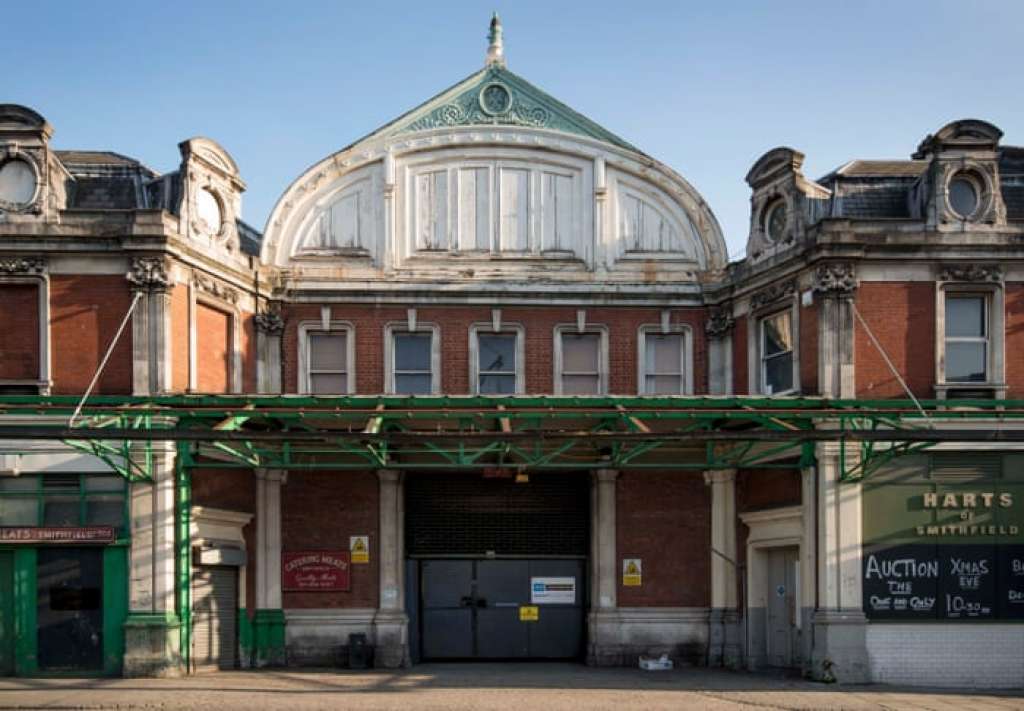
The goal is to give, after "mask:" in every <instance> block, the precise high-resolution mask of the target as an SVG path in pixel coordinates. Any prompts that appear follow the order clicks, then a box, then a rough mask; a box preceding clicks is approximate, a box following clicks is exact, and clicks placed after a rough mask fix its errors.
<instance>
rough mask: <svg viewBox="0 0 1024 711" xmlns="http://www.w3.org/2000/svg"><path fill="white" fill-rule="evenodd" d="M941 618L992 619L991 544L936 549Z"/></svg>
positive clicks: (993, 552) (993, 568)
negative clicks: (939, 562) (939, 565)
mask: <svg viewBox="0 0 1024 711" xmlns="http://www.w3.org/2000/svg"><path fill="white" fill-rule="evenodd" d="M937 548H938V551H937V552H938V554H939V560H940V561H941V565H942V569H941V572H940V575H939V597H940V608H939V609H940V617H942V618H944V619H948V620H964V619H970V620H982V619H988V618H992V617H994V616H995V607H996V565H997V563H996V547H995V546H993V545H966V544H963V545H943V546H937Z"/></svg>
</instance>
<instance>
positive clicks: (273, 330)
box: [255, 309, 284, 394]
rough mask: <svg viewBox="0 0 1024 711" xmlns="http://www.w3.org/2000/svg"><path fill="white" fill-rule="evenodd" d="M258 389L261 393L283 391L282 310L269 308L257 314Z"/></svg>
mask: <svg viewBox="0 0 1024 711" xmlns="http://www.w3.org/2000/svg"><path fill="white" fill-rule="evenodd" d="M255 319H256V389H257V391H258V392H259V393H260V394H278V393H280V392H281V334H282V333H283V332H284V319H283V318H282V317H281V312H280V311H279V310H276V309H268V310H266V311H261V312H259V313H258V314H256V317H255Z"/></svg>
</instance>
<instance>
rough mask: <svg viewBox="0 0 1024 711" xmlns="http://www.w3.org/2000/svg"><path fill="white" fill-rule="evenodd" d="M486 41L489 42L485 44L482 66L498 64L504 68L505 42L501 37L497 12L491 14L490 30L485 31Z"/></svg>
mask: <svg viewBox="0 0 1024 711" xmlns="http://www.w3.org/2000/svg"><path fill="white" fill-rule="evenodd" d="M487 41H488V42H490V44H489V45H487V60H486V61H485V62H484V66H487V67H492V66H498V67H501V68H503V69H504V67H505V43H504V41H503V40H502V38H501V19H500V18H499V17H498V13H497V12H495V13H494V15H492V16H491V31H490V32H488V33H487Z"/></svg>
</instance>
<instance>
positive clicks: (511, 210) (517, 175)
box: [499, 168, 530, 252]
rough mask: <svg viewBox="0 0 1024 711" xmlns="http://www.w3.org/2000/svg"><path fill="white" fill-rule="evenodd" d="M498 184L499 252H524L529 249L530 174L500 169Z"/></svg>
mask: <svg viewBox="0 0 1024 711" xmlns="http://www.w3.org/2000/svg"><path fill="white" fill-rule="evenodd" d="M499 183H500V195H501V197H500V198H499V199H500V206H499V209H500V210H501V223H500V231H499V235H500V247H501V251H502V252H524V251H526V250H527V249H529V248H530V244H529V235H530V194H529V191H530V172H529V171H528V170H524V169H521V168H500V169H499Z"/></svg>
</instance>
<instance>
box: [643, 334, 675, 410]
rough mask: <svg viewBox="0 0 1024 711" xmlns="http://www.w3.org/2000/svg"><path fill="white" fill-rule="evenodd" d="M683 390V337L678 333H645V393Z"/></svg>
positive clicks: (667, 392)
mask: <svg viewBox="0 0 1024 711" xmlns="http://www.w3.org/2000/svg"><path fill="white" fill-rule="evenodd" d="M682 392H683V337H682V335H680V334H678V333H645V334H644V394H646V395H679V394H681V393H682Z"/></svg>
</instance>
